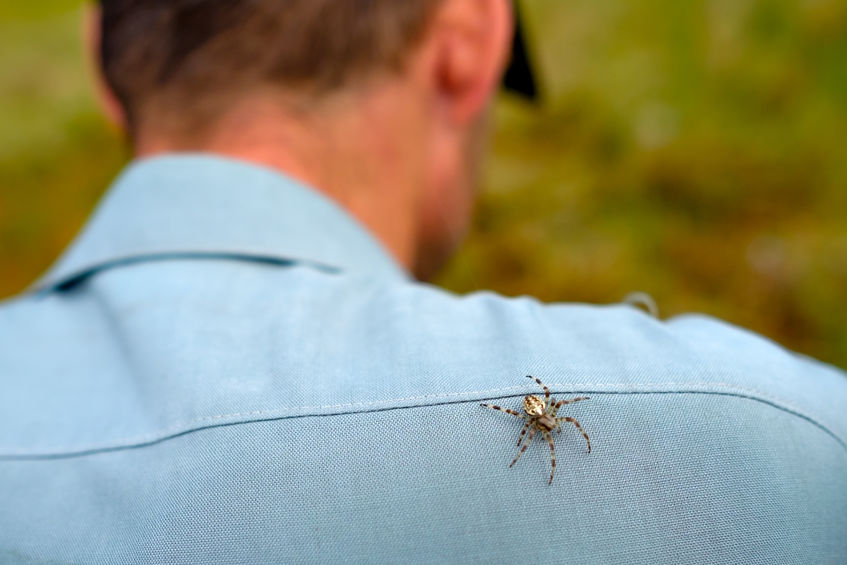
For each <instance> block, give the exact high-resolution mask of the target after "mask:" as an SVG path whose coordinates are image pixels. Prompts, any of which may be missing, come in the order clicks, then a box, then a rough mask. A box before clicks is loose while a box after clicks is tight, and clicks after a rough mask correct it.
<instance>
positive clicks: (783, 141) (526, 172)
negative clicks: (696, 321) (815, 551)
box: [0, 0, 847, 366]
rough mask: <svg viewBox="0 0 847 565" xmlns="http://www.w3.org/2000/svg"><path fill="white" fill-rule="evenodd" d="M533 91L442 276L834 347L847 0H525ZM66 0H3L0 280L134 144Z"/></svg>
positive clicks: (844, 244)
mask: <svg viewBox="0 0 847 565" xmlns="http://www.w3.org/2000/svg"><path fill="white" fill-rule="evenodd" d="M524 4H525V16H526V19H527V24H528V27H529V28H530V32H531V35H532V36H533V37H532V43H533V45H534V48H535V55H536V61H537V63H538V67H539V74H540V75H541V78H542V80H543V81H544V83H545V86H546V90H545V92H546V98H545V100H544V103H543V105H542V106H540V107H532V106H530V105H527V104H525V103H523V102H521V101H518V100H514V99H511V98H509V97H508V95H504V96H503V97H502V100H500V101H499V103H498V105H497V108H496V127H495V131H494V137H493V143H492V155H491V158H490V159H489V161H488V166H487V169H486V174H485V182H484V187H485V189H484V191H483V194H482V197H481V200H480V203H479V211H478V215H477V217H476V221H475V224H474V226H473V230H472V233H471V236H470V238H469V240H468V242H467V244H466V245H465V246H464V247H463V249H462V251H461V252H460V253H459V255H458V256H457V257H456V258H455V259H454V260H453V262H452V263H451V265H450V266H449V268H448V269H447V271H446V272H445V273H444V274H443V275H442V276H441V278H440V279H439V281H438V282H439V283H440V284H442V285H443V286H446V287H448V288H450V289H453V290H456V291H459V292H467V291H471V290H475V289H479V288H491V289H494V290H497V291H499V292H502V293H504V294H508V295H515V294H532V295H535V296H538V297H539V298H542V299H544V300H549V301H585V302H600V303H607V302H616V301H618V300H620V299H621V298H622V297H623V296H624V295H625V294H627V293H628V292H629V291H631V290H636V289H638V290H643V291H646V292H648V293H650V294H652V295H653V297H654V298H655V299H656V300H657V302H658V303H659V306H660V308H661V310H662V314H663V315H665V316H669V315H673V314H677V313H681V312H686V311H701V312H705V313H708V314H711V315H714V316H718V317H721V318H724V319H726V320H729V321H731V322H733V323H736V324H739V325H742V326H746V327H748V328H751V329H753V330H755V331H758V332H760V333H762V334H764V335H766V336H769V337H771V338H773V339H775V340H777V341H779V342H781V343H783V344H785V345H787V346H788V347H790V348H792V349H795V350H798V351H801V352H804V353H807V354H810V355H812V356H815V357H818V358H821V359H823V360H826V361H829V362H833V363H836V364H838V365H841V366H847V325H845V324H844V323H843V322H842V319H843V317H844V315H843V313H842V312H843V311H844V310H845V309H847V223H845V212H847V190H845V189H847V158H845V156H847V150H846V149H845V143H844V141H843V140H842V135H843V133H842V130H843V128H844V127H845V125H847V2H844V1H843V0H687V1H684V2H680V1H679V0H641V1H640V2H632V1H631V0H590V1H589V0H526V1H525V2H524ZM79 19H80V18H79V2H74V1H62V0H39V2H37V3H35V2H29V3H20V2H18V1H17V0H0V120H1V121H0V123H2V126H0V187H2V188H0V296H6V295H10V294H13V293H15V292H19V291H21V290H22V289H23V288H24V287H25V286H26V285H27V284H29V283H30V282H32V281H33V280H34V278H35V277H36V276H37V275H38V274H39V273H40V272H42V271H43V270H44V269H46V268H47V266H48V265H49V264H50V263H51V262H52V261H53V260H54V259H55V258H56V256H57V255H58V254H59V253H60V252H61V250H62V249H63V247H64V246H65V245H66V244H67V243H68V241H69V240H70V239H71V238H72V237H73V235H74V233H75V232H76V231H77V230H78V229H79V227H80V226H81V225H82V223H83V222H84V220H85V217H86V216H87V214H88V213H89V212H90V210H91V208H92V207H93V206H94V204H95V202H96V201H97V199H98V197H99V196H100V195H101V194H102V192H103V191H104V190H105V187H106V186H107V184H108V182H109V179H110V178H111V177H112V176H114V174H115V173H116V172H117V171H118V170H119V169H120V167H121V166H122V164H123V163H124V162H125V159H126V157H127V154H126V150H125V148H124V146H123V143H122V141H121V140H120V137H119V136H118V135H117V134H116V133H115V132H112V131H110V129H109V128H108V127H107V126H106V124H105V123H104V122H103V120H102V119H101V118H99V117H98V114H97V111H96V108H95V104H94V102H93V98H92V94H91V90H90V87H89V86H88V84H89V81H90V72H89V71H88V70H87V69H86V67H85V64H84V57H83V55H82V47H81V41H80V25H79Z"/></svg>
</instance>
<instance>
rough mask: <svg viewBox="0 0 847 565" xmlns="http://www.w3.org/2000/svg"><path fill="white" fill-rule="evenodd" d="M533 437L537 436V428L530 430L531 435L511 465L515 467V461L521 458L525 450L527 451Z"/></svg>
mask: <svg viewBox="0 0 847 565" xmlns="http://www.w3.org/2000/svg"><path fill="white" fill-rule="evenodd" d="M533 437H535V428H532V429H530V430H529V437H527V438H526V443H524V444H523V447H522V448H521V450H520V451H518V454H517V456H516V457H515V459H514V460H513V461H512V462H511V463H509V467H514V465H515V463H517V462H518V459H520V458H521V455H523V452H524V451H526V448H527V447H529V444H530V443H532V438H533Z"/></svg>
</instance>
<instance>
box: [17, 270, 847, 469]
mask: <svg viewBox="0 0 847 565" xmlns="http://www.w3.org/2000/svg"><path fill="white" fill-rule="evenodd" d="M0 335H2V336H3V337H4V339H3V340H0V349H3V350H5V351H4V354H3V355H0V378H2V379H3V381H4V388H5V390H6V391H7V394H6V395H5V398H6V402H4V404H5V405H6V406H4V411H3V412H4V413H5V414H6V415H7V417H8V418H9V419H10V420H13V421H14V420H16V419H17V420H20V419H21V418H23V419H24V420H27V419H28V420H31V421H30V422H29V423H30V425H29V426H28V427H27V429H29V430H30V431H33V433H35V436H37V437H42V438H46V439H45V441H44V442H43V443H42V444H41V445H40V446H39V442H38V441H35V440H34V438H29V440H27V439H26V438H24V437H23V436H17V437H18V440H17V442H18V443H20V447H21V448H22V449H23V448H24V445H29V447H28V448H26V449H31V450H34V451H39V450H41V451H45V452H49V451H51V450H57V449H58V450H61V449H70V448H71V447H73V449H77V450H82V449H92V448H96V447H98V446H110V445H117V444H125V443H131V442H139V441H145V440H147V439H149V438H151V437H163V436H166V435H168V434H173V433H182V432H183V431H186V430H190V429H194V428H197V427H202V426H204V425H207V424H209V423H228V422H241V421H246V420H250V419H257V418H267V417H287V416H303V415H318V414H327V413H338V412H345V411H352V412H355V411H362V410H374V409H383V408H402V407H412V406H422V405H432V404H437V403H444V402H452V401H457V402H458V401H468V400H481V399H486V398H493V397H502V396H508V395H519V394H523V393H525V392H526V391H527V390H529V388H530V387H529V386H528V383H527V382H526V381H525V380H524V379H523V377H524V376H525V375H528V374H532V375H534V376H537V377H539V378H541V379H543V380H544V381H545V382H546V383H548V384H549V386H550V387H551V388H552V389H553V390H554V391H555V392H558V393H570V392H573V393H594V394H601V393H602V394H680V395H684V394H687V395H706V394H709V395H730V396H736V397H739V398H746V399H750V400H751V401H755V402H760V403H766V404H768V405H770V406H773V407H776V408H778V409H780V410H785V411H787V412H790V413H792V414H796V415H798V416H800V417H803V418H807V419H809V420H810V421H814V422H815V423H816V424H817V425H819V426H820V427H821V428H822V429H825V430H827V432H828V433H830V434H832V435H833V436H834V437H836V438H838V439H839V441H840V442H842V444H843V443H844V441H845V437H847V422H845V419H844V418H843V416H842V412H841V409H840V406H843V405H844V403H845V402H847V378H845V377H844V375H843V374H842V373H840V372H839V371H837V370H836V369H833V368H830V367H827V366H825V365H822V364H819V363H817V362H814V361H812V360H809V359H806V358H803V357H800V356H798V355H795V354H793V353H790V352H788V351H786V350H784V349H782V348H781V347H779V346H777V345H776V344H774V343H772V342H770V341H769V340H767V339H764V338H762V337H760V336H758V335H756V334H753V333H751V332H748V331H745V330H742V329H739V328H736V327H733V326H731V325H729V324H726V323H723V322H720V321H718V320H714V319H712V318H708V317H705V316H683V317H678V318H674V319H671V320H669V321H659V320H656V319H654V318H651V317H650V316H648V315H646V314H644V313H643V312H641V311H640V310H638V309H635V308H632V307H630V306H626V305H610V306H592V305H586V304H544V303H541V302H539V301H537V300H535V299H533V298H529V297H517V298H508V297H504V296H500V295H497V294H494V293H490V292H479V293H473V294H470V295H466V296H457V295H454V294H451V293H448V292H445V291H443V290H440V289H438V288H435V287H432V286H429V285H425V284H418V283H411V282H398V281H386V280H382V279H379V278H372V277H368V276H362V275H346V274H343V273H337V272H332V271H327V270H323V269H319V268H314V267H310V266H302V265H299V266H298V265H290V266H286V267H280V266H279V265H267V264H262V263H243V264H242V263H240V262H234V261H231V260H226V259H220V260H194V261H192V260H183V261H179V260H173V261H157V262H148V263H140V264H136V265H125V266H122V267H120V268H115V269H111V270H108V271H105V272H102V273H98V274H97V275H95V276H93V277H91V278H90V279H88V280H85V281H82V282H81V283H80V284H79V285H78V286H76V287H73V288H68V289H64V290H62V291H59V292H54V293H50V294H46V295H29V296H27V297H23V298H21V299H18V300H16V301H13V302H8V303H6V304H5V305H4V306H3V307H2V308H0ZM140 390H141V391H143V392H144V394H145V395H146V396H147V397H149V398H154V399H156V400H155V403H154V405H152V406H151V405H142V404H139V402H138V393H139V391H140ZM91 391H97V394H95V395H91V394H90V392H91ZM35 405H38V406H40V407H42V408H46V412H45V413H43V414H39V415H33V414H32V413H31V411H32V407H33V406H35ZM22 412H26V413H27V414H28V415H27V414H24V413H22ZM188 414H190V415H191V416H190V417H189V416H188ZM63 422H64V423H72V426H71V428H79V427H86V426H87V427H90V428H91V429H93V430H96V434H95V436H96V437H94V436H92V437H91V438H90V441H88V442H80V441H77V444H76V445H75V446H71V445H70V444H69V443H68V442H67V441H65V440H62V439H60V438H58V437H57V434H58V435H59V436H60V435H62V434H61V433H60V432H57V430H61V429H63ZM103 422H113V423H115V424H119V425H115V426H114V427H113V428H109V427H108V426H107V427H106V428H104V426H103V425H102V423H103ZM71 428H67V427H65V429H69V430H70V429H71ZM6 429H9V428H6ZM104 429H113V430H115V431H111V432H108V433H104V432H103V430H104ZM13 433H17V432H14V430H13V431H12V432H9V434H10V435H11V434H13ZM69 435H70V436H73V437H74V438H77V440H78V439H79V438H80V437H83V436H85V434H80V433H78V430H77V431H71V432H69ZM7 439H9V438H7ZM25 441H28V444H25V443H24V442H25ZM62 446H65V447H62Z"/></svg>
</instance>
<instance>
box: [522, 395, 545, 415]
mask: <svg viewBox="0 0 847 565" xmlns="http://www.w3.org/2000/svg"><path fill="white" fill-rule="evenodd" d="M545 408H547V405H546V404H544V401H543V400H541V399H540V398H538V397H537V396H535V395H534V394H530V395H529V396H525V397H524V399H523V409H524V411H525V412H526V413H527V414H529V415H530V416H536V417H537V416H542V415H543V414H544V409H545Z"/></svg>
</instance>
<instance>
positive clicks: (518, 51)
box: [503, 2, 539, 102]
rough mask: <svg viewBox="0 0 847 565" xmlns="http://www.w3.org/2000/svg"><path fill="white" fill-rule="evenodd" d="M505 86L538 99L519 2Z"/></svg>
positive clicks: (535, 99) (530, 97) (532, 98)
mask: <svg viewBox="0 0 847 565" xmlns="http://www.w3.org/2000/svg"><path fill="white" fill-rule="evenodd" d="M503 88H505V89H506V90H509V91H511V92H514V93H515V94H519V95H520V96H523V97H524V98H527V99H529V100H532V101H533V102H536V101H538V99H539V93H538V84H537V83H536V80H535V75H534V74H533V72H532V62H531V60H530V56H529V52H528V51H527V47H526V34H525V33H524V27H523V21H522V20H521V15H520V10H519V8H518V5H517V2H516V3H515V37H514V39H513V40H512V59H511V61H510V62H509V66H508V67H507V68H506V74H505V75H503Z"/></svg>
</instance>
